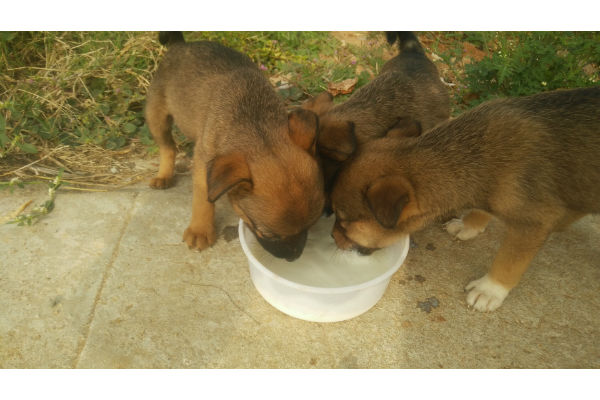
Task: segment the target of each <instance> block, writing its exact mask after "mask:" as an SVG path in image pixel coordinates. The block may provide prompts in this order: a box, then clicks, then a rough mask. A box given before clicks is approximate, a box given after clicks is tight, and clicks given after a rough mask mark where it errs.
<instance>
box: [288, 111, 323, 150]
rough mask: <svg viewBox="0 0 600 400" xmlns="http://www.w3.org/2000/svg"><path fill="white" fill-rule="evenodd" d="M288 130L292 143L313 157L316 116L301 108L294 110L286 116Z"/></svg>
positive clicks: (316, 131)
mask: <svg viewBox="0 0 600 400" xmlns="http://www.w3.org/2000/svg"><path fill="white" fill-rule="evenodd" d="M288 129H289V133H290V137H291V138H292V141H293V142H294V143H296V144H297V145H298V146H300V147H301V148H303V149H304V150H306V151H307V152H308V153H309V154H310V155H312V156H313V157H315V156H316V154H317V136H318V132H319V118H318V117H317V114H315V113H314V112H312V111H308V110H305V109H303V108H297V109H295V110H294V111H292V112H290V113H289V115H288Z"/></svg>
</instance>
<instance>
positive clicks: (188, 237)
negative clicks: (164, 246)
mask: <svg viewBox="0 0 600 400" xmlns="http://www.w3.org/2000/svg"><path fill="white" fill-rule="evenodd" d="M183 241H184V242H186V243H187V245H188V247H189V248H190V249H196V250H198V251H202V250H204V249H206V248H207V247H210V246H212V245H213V244H215V242H216V241H217V235H216V234H215V231H214V229H210V230H208V231H205V230H199V229H194V228H192V227H191V226H190V227H188V228H187V229H186V230H185V232H183Z"/></svg>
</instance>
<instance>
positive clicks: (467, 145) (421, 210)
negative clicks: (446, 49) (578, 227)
mask: <svg viewBox="0 0 600 400" xmlns="http://www.w3.org/2000/svg"><path fill="white" fill-rule="evenodd" d="M351 161H352V162H351V163H350V164H349V165H348V167H347V168H346V167H344V169H342V170H341V171H340V175H339V176H338V178H337V180H336V183H335V186H334V189H333V193H332V205H333V209H334V211H335V214H336V218H337V220H336V225H335V227H334V232H333V235H334V238H335V239H336V242H337V244H338V247H340V248H342V249H349V248H353V247H354V248H359V250H360V249H362V250H363V252H366V253H368V252H370V251H372V250H373V249H377V248H382V247H386V246H388V245H390V244H392V243H394V242H395V241H396V240H397V239H398V237H399V236H400V235H403V234H405V233H411V232H414V231H416V230H419V229H421V228H423V227H425V226H426V225H427V224H428V223H430V222H432V221H434V220H436V219H438V218H441V217H443V216H446V215H448V214H449V213H451V212H456V211H460V210H470V209H471V210H472V211H471V212H470V213H468V214H467V215H466V216H465V217H463V218H462V220H461V221H453V222H452V223H451V224H450V225H449V226H448V229H449V231H450V232H451V233H453V234H457V235H461V234H462V235H463V238H469V237H473V236H475V235H476V234H477V233H479V232H481V231H482V230H483V229H484V228H485V226H486V225H487V223H488V222H489V220H490V218H491V217H492V216H494V217H497V218H498V219H500V220H501V221H503V222H504V223H505V224H506V226H507V233H506V237H505V239H504V241H503V243H502V245H501V247H500V250H499V252H498V254H497V255H496V258H495V260H494V262H493V265H492V267H491V269H490V270H489V272H488V273H487V274H486V275H485V276H484V277H482V278H481V279H477V280H475V281H473V282H471V283H469V285H468V286H467V290H470V292H469V293H468V295H467V302H468V304H469V305H471V306H473V307H474V308H475V309H477V310H480V311H492V310H494V309H496V308H497V307H499V306H500V305H501V304H502V301H503V300H504V298H505V297H506V296H507V294H508V292H509V290H510V289H511V288H513V287H514V286H516V285H517V283H518V282H519V280H520V278H521V275H522V274H523V273H524V272H525V270H526V269H527V267H528V266H529V264H530V262H531V261H532V259H533V257H534V256H535V255H536V253H537V252H538V250H539V249H540V248H541V247H542V245H543V243H544V241H545V240H546V238H547V237H548V236H549V235H550V233H551V232H553V231H556V230H561V229H563V228H565V227H566V226H568V225H569V224H570V223H572V222H573V221H575V220H577V219H579V218H580V217H582V216H584V215H586V214H590V213H592V214H593V213H600V87H595V88H587V89H574V90H558V91H553V92H547V93H542V94H537V95H533V96H528V97H522V98H514V99H502V100H495V101H490V102H487V103H484V104H482V105H480V106H478V107H476V108H474V109H472V110H470V111H468V112H466V113H464V114H462V115H461V116H459V117H458V118H456V119H454V120H451V121H447V122H445V123H442V124H440V125H438V126H436V127H435V128H433V129H432V130H430V131H429V132H427V133H425V134H423V135H422V136H420V137H417V138H409V139H406V138H405V139H403V140H395V139H393V138H383V139H379V140H376V141H374V142H372V143H369V144H367V145H365V146H364V147H363V148H361V149H359V150H358V152H357V154H356V155H355V156H354V158H353V159H352V160H351Z"/></svg>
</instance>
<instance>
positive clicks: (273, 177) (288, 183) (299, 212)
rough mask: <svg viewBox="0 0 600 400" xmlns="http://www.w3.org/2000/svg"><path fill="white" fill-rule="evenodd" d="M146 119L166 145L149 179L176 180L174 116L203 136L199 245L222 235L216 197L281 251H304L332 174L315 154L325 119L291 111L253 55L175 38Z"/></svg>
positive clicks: (195, 228) (193, 232) (192, 240)
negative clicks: (217, 227)
mask: <svg viewBox="0 0 600 400" xmlns="http://www.w3.org/2000/svg"><path fill="white" fill-rule="evenodd" d="M146 120H147V123H148V127H149V129H150V131H151V132H152V135H153V137H154V139H155V141H156V143H157V144H158V145H159V152H160V166H159V172H158V174H157V176H156V177H155V178H154V179H153V180H152V181H151V182H150V186H151V187H154V188H159V189H163V188H166V187H168V186H170V185H171V184H172V183H173V173H174V160H175V145H174V142H173V138H172V135H171V124H172V123H173V122H174V123H175V124H176V125H177V126H178V127H179V129H180V130H181V131H182V132H183V133H184V134H185V135H186V137H187V138H189V139H191V140H194V141H195V146H194V167H193V175H194V177H193V180H194V185H193V188H194V190H193V206H192V218H191V222H190V225H189V227H188V228H187V229H186V230H185V232H184V236H183V239H184V241H185V242H186V243H187V244H188V246H189V247H190V248H196V249H199V250H202V249H205V248H207V247H209V246H211V245H212V244H213V243H214V242H215V240H216V233H215V227H214V204H213V203H214V202H215V201H216V200H217V199H218V198H219V197H220V196H221V195H223V194H225V193H227V194H228V196H229V198H230V200H231V202H232V203H233V205H234V209H235V210H236V212H237V213H238V214H239V215H240V217H241V218H243V219H244V220H245V221H246V222H247V223H248V224H249V226H251V229H253V230H254V231H255V232H256V233H257V234H259V233H260V236H261V238H264V239H265V240H267V239H268V240H269V241H270V242H269V246H271V247H270V248H269V249H268V250H269V251H271V252H272V253H273V254H275V255H276V256H278V257H284V258H288V259H293V258H296V257H298V256H299V255H300V253H301V252H302V248H303V246H304V242H305V236H306V230H307V229H308V227H310V226H311V225H312V224H313V223H314V222H315V221H316V220H317V219H318V217H319V216H320V214H321V212H322V209H323V204H324V194H323V180H322V174H321V171H320V169H319V166H318V163H317V160H316V138H317V130H318V126H317V116H316V115H315V114H314V113H312V112H310V111H307V110H295V111H294V112H292V113H290V114H289V115H288V114H287V113H286V110H285V107H284V104H283V102H282V100H281V99H280V98H279V97H278V96H277V94H276V93H275V92H274V90H273V89H272V88H271V86H270V85H269V83H268V81H267V79H266V78H265V77H264V75H263V74H262V72H261V71H260V70H259V69H258V68H257V67H256V66H255V65H254V63H253V62H252V61H251V60H250V59H249V58H248V57H247V56H245V55H242V54H240V53H238V52H236V51H234V50H231V49H228V48H226V47H224V46H222V45H220V44H218V43H214V42H194V43H184V42H182V41H181V40H179V41H171V42H169V50H168V51H167V53H166V54H165V56H164V59H163V60H162V63H161V65H160V67H159V69H158V71H157V72H156V76H155V77H154V80H153V82H152V85H151V86H150V88H149V89H148V96H147V104H146Z"/></svg>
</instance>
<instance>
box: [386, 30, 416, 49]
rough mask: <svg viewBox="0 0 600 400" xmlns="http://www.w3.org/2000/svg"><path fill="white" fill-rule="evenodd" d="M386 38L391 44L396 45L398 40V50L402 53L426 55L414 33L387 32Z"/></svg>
mask: <svg viewBox="0 0 600 400" xmlns="http://www.w3.org/2000/svg"><path fill="white" fill-rule="evenodd" d="M385 37H386V38H387V41H388V43H389V44H394V42H396V40H398V48H400V52H401V53H404V52H407V53H421V54H425V51H424V50H423V47H422V46H421V43H420V42H419V39H417V36H415V34H414V33H412V32H386V33H385Z"/></svg>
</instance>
